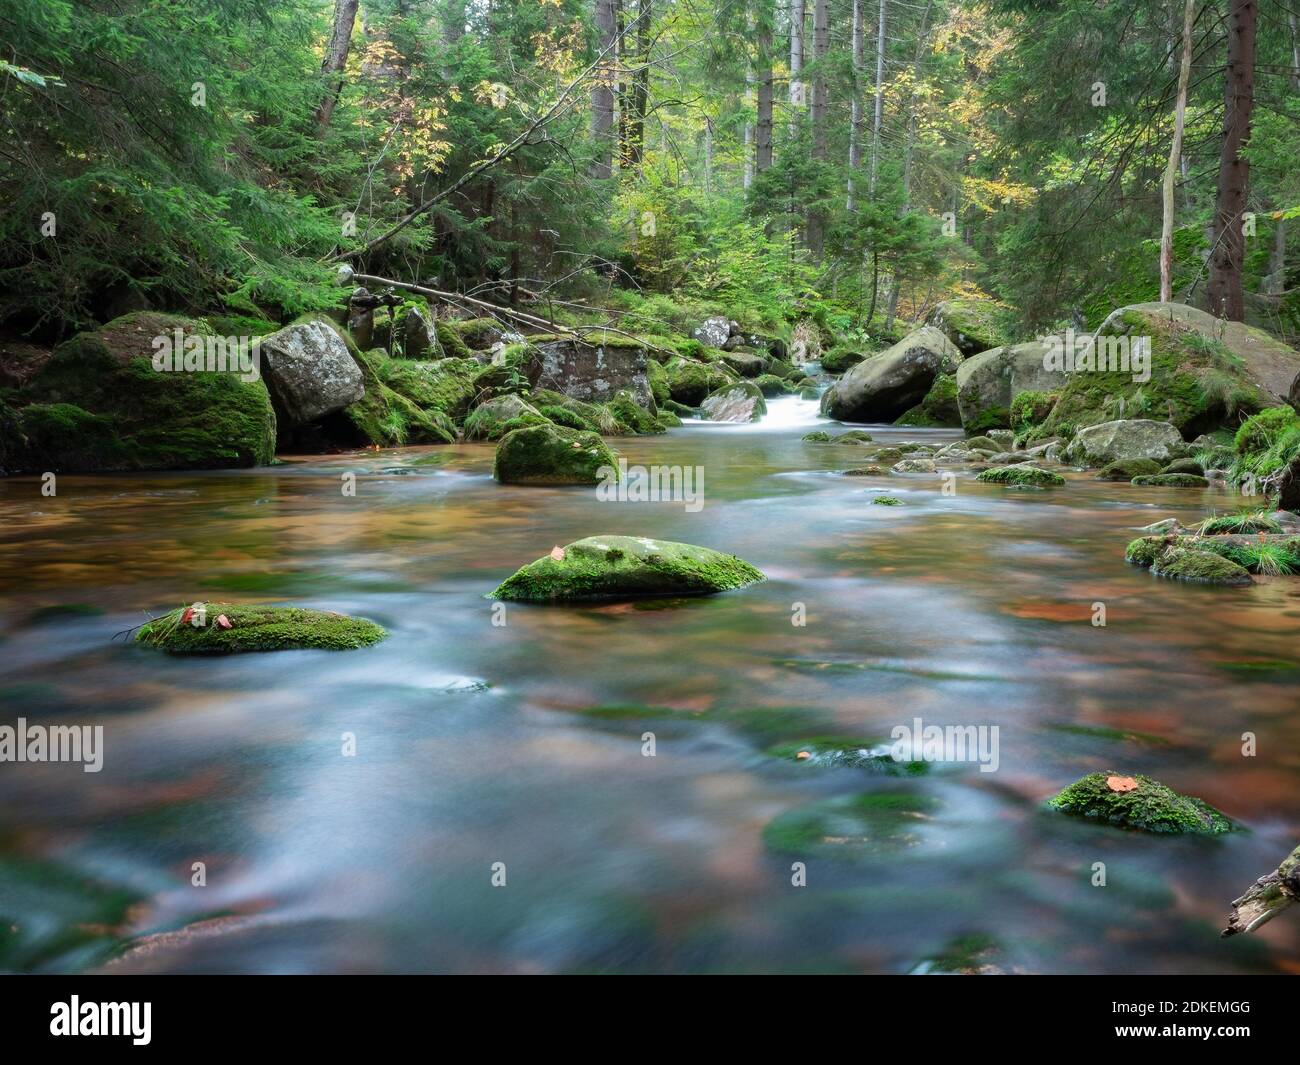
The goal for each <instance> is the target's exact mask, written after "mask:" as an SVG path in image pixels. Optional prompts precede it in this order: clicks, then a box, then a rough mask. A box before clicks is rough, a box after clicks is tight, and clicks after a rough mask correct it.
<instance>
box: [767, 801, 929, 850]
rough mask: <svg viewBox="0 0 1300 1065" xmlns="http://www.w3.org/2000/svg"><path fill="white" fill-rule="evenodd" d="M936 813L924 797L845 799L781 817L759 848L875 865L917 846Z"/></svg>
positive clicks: (768, 829)
mask: <svg viewBox="0 0 1300 1065" xmlns="http://www.w3.org/2000/svg"><path fill="white" fill-rule="evenodd" d="M939 808H940V804H939V802H938V800H937V799H932V798H929V797H928V796H925V795H911V794H906V793H899V792H869V793H867V794H865V795H843V796H839V797H837V798H834V799H828V800H826V801H824V802H815V803H810V804H808V805H807V806H800V807H797V808H796V809H794V810H790V811H788V812H786V813H784V814H781V816H780V817H778V818H776V819H775V820H774V821H772V822H770V823H769V824H768V825H767V827H766V828H764V829H763V842H764V843H765V844H767V846H768V847H769V848H770V849H771V850H774V851H778V852H780V853H783V854H791V855H796V856H802V857H805V858H831V859H838V860H841V861H854V862H857V861H875V860H878V859H881V858H888V857H891V856H894V855H898V854H903V853H906V852H909V851H912V850H913V849H914V848H916V847H917V846H918V845H920V844H921V843H922V837H921V833H920V829H921V827H922V826H923V825H924V823H925V821H926V820H927V819H928V818H929V817H930V816H931V815H932V814H933V813H934V812H935V811H936V810H938V809H939Z"/></svg>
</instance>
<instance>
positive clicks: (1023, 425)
mask: <svg viewBox="0 0 1300 1065" xmlns="http://www.w3.org/2000/svg"><path fill="white" fill-rule="evenodd" d="M1060 398H1061V394H1060V393H1059V392H1035V391H1027V392H1017V393H1016V395H1015V397H1014V398H1013V399H1012V400H1011V428H1012V429H1013V430H1014V431H1015V432H1017V433H1024V432H1028V431H1029V430H1030V429H1032V428H1033V427H1034V426H1036V425H1039V424H1041V423H1042V422H1044V421H1046V420H1047V416H1048V415H1049V414H1051V413H1052V408H1053V407H1054V406H1056V401H1057V400H1058V399H1060Z"/></svg>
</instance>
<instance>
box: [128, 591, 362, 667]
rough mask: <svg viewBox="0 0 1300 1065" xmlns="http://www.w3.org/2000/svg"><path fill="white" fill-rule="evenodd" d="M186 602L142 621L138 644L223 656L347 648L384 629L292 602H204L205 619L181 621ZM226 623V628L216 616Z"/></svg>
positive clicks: (137, 634) (353, 646)
mask: <svg viewBox="0 0 1300 1065" xmlns="http://www.w3.org/2000/svg"><path fill="white" fill-rule="evenodd" d="M187 609H188V608H187V607H178V608H177V609H176V610H172V611H170V612H169V613H166V614H164V615H162V617H158V618H154V619H153V620H152V621H150V622H148V623H147V624H145V625H143V626H141V628H140V630H139V631H138V632H137V633H136V634H135V639H136V642H137V643H142V644H144V645H146V646H148V647H156V648H158V649H159V650H163V651H167V652H168V653H170V654H181V655H186V654H188V655H205V654H206V655H224V654H238V653H240V652H244V651H291V650H300V649H314V650H322V651H346V650H352V649H354V648H358V647H367V646H369V645H370V644H374V643H378V642H379V641H380V640H382V639H384V637H386V636H387V635H388V633H387V632H386V631H385V630H384V629H383V628H381V627H380V626H378V625H376V624H375V623H374V622H373V621H366V620H364V619H362V618H351V617H348V616H347V615H345V614H335V613H333V612H331V611H326V610H306V609H304V608H302V607H290V606H239V605H236V604H231V603H207V604H205V610H204V624H203V626H202V627H201V628H196V627H195V626H194V625H192V624H190V623H189V622H182V617H183V616H184V614H185V611H186V610H187ZM222 616H224V617H225V618H226V620H227V621H229V622H230V627H229V628H224V627H223V626H222V625H221V624H220V622H219V621H218V618H220V617H222Z"/></svg>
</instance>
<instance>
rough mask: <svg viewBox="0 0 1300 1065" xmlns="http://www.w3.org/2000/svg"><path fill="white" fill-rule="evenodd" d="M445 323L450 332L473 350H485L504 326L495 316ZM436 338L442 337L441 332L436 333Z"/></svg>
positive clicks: (494, 340)
mask: <svg viewBox="0 0 1300 1065" xmlns="http://www.w3.org/2000/svg"><path fill="white" fill-rule="evenodd" d="M447 325H448V326H449V327H450V330H451V332H453V333H455V334H456V335H457V336H458V337H459V338H460V339H461V340H462V341H464V344H465V346H466V347H468V348H470V349H472V350H474V351H486V350H487V349H488V348H490V347H491V346H492V345H493V344H495V343H496V341H497V339H498V338H499V337H500V336H501V333H502V332H503V331H504V327H503V326H502V325H501V323H500V322H498V321H497V320H496V319H495V318H466V319H461V320H455V321H450V322H448V323H447ZM438 339H439V340H441V339H442V333H441V332H439V333H438Z"/></svg>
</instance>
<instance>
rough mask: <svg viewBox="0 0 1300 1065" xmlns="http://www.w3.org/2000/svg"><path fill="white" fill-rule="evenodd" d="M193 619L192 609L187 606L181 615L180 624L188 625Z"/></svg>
mask: <svg viewBox="0 0 1300 1065" xmlns="http://www.w3.org/2000/svg"><path fill="white" fill-rule="evenodd" d="M193 617H194V608H193V607H192V606H187V607H186V608H185V613H183V614H182V615H181V624H182V625H188V624H189V623H190V619H191V618H193Z"/></svg>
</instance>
